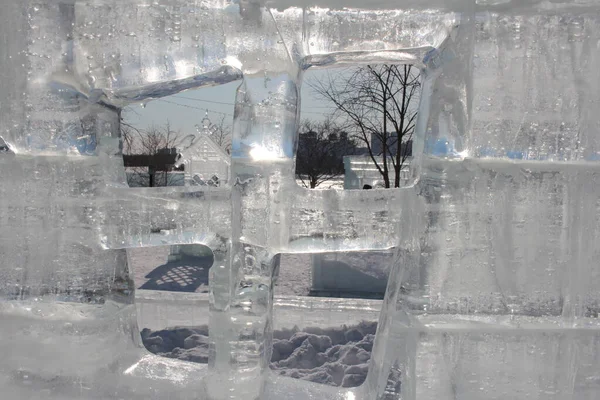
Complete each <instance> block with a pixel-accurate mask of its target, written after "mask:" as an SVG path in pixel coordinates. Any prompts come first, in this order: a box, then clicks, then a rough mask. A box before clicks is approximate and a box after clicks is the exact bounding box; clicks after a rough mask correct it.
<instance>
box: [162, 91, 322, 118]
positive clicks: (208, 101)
mask: <svg viewBox="0 0 600 400" xmlns="http://www.w3.org/2000/svg"><path fill="white" fill-rule="evenodd" d="M174 98H177V99H182V100H190V101H199V102H202V103H209V104H210V103H212V104H221V105H226V106H235V104H234V103H226V102H222V101H212V100H204V99H194V98H192V97H183V96H174ZM158 100H159V101H165V102H167V103H171V104H175V105H179V106H182V107H188V108H194V109H197V110H204V109H203V108H198V107H193V106H189V105H185V104H179V103H175V102H172V101H168V100H164V99H158ZM303 108H304V107H303ZM306 108H311V107H310V106H307V107H306ZM312 108H320V109H329V110H333V109H334V108H333V107H319V106H313V107H312ZM208 111H212V112H216V113H220V112H219V111H213V110H208ZM220 114H224V115H230V116H232V114H228V113H223V112H221V113H220ZM302 114H315V115H325V116H327V115H328V114H327V113H323V112H317V111H302Z"/></svg>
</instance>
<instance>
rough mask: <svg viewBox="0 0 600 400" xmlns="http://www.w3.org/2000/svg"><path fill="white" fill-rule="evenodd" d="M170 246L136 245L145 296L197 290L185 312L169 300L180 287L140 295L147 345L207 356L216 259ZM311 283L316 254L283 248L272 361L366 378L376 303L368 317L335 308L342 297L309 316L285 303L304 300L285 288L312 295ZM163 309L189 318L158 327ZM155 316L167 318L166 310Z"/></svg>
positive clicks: (322, 378)
mask: <svg viewBox="0 0 600 400" xmlns="http://www.w3.org/2000/svg"><path fill="white" fill-rule="evenodd" d="M168 254H169V247H168V246H164V247H151V248H142V249H133V250H129V261H130V265H131V270H132V272H133V277H134V281H135V284H136V288H138V293H139V294H140V296H141V297H142V298H143V297H144V294H143V293H144V292H145V290H148V289H150V290H161V291H165V290H166V291H170V292H190V293H189V295H186V296H189V299H190V300H189V301H190V306H189V307H188V308H187V309H186V308H185V307H184V308H183V309H180V310H178V314H182V315H178V316H175V315H171V313H170V311H165V310H166V308H164V307H165V304H166V303H169V302H171V303H174V304H175V303H176V301H173V298H174V296H175V297H177V298H180V297H179V296H181V295H177V296H176V295H175V294H173V295H169V294H168V293H166V292H150V291H148V292H147V293H151V294H150V295H149V296H145V297H146V299H142V298H141V299H140V301H138V303H140V304H138V309H139V310H141V314H143V316H142V317H141V320H140V329H142V332H141V334H142V340H143V342H144V345H145V346H146V348H147V349H148V350H150V351H151V352H153V353H155V354H159V355H162V356H165V357H169V358H177V359H181V360H187V361H193V362H199V363H206V362H207V361H208V326H207V325H206V323H207V319H205V317H206V316H205V315H203V314H206V313H207V312H208V307H207V302H206V299H204V297H205V296H206V295H205V293H207V291H208V268H209V266H210V260H209V259H206V260H205V259H198V258H183V259H182V260H181V261H177V262H168V260H167V257H168ZM310 287H311V260H310V255H305V254H293V255H289V254H286V255H283V256H282V259H281V265H280V273H279V279H278V281H277V285H276V289H275V296H276V298H279V299H280V301H279V303H277V302H276V303H277V304H276V310H275V313H276V319H277V320H278V323H276V325H275V332H274V342H273V356H272V359H271V369H272V370H274V371H276V373H278V374H280V375H284V376H289V377H294V378H299V379H304V380H309V381H313V382H319V383H323V384H328V385H333V386H344V387H355V386H359V385H360V384H362V382H363V381H364V380H365V378H366V374H367V369H368V362H369V359H370V357H371V349H372V346H373V339H374V334H375V330H376V327H377V323H376V320H377V313H378V310H377V305H374V306H372V307H371V306H370V303H368V302H369V301H366V302H367V303H365V304H368V305H369V308H368V309H366V310H365V312H364V313H362V315H361V318H364V320H358V319H357V318H356V316H353V317H351V318H350V317H348V316H347V315H345V313H339V312H338V313H332V312H331V310H332V309H335V308H336V307H338V306H339V304H340V303H339V302H340V300H335V299H331V305H330V306H329V307H330V309H326V310H314V309H313V308H312V307H313V306H309V307H308V308H309V309H310V310H311V311H310V312H306V313H304V314H303V315H302V316H301V315H298V314H295V315H290V313H288V312H286V306H289V307H292V308H293V307H294V304H292V303H293V302H294V301H297V300H294V298H293V297H289V298H288V297H286V296H306V295H308V293H309V291H310ZM191 292H194V293H193V294H192V293H191ZM161 293H164V294H161ZM148 298H151V300H148ZM296 299H297V298H296ZM350 301H351V300H350ZM334 302H337V303H336V304H334ZM342 302H344V300H342ZM371 302H372V301H371ZM140 307H142V308H140ZM203 307H205V308H203ZM289 307H288V308H289ZM198 308H200V310H198ZM159 309H160V310H162V313H163V314H169V316H168V318H167V320H168V321H169V322H165V323H173V322H176V323H177V324H178V325H182V323H183V326H180V327H175V326H172V325H171V326H164V327H162V328H163V329H161V328H159V327H158V326H157V325H160V324H161V322H156V321H150V319H154V318H152V316H153V315H155V314H156V313H161V311H158V310H159ZM171 309H172V308H171ZM202 309H204V310H205V311H201V310H202ZM188 310H189V311H188ZM187 314H189V315H187ZM192 314H193V315H192ZM149 315H150V317H148V316H149ZM156 319H157V320H160V316H157V318H156ZM184 320H187V321H192V322H194V323H193V324H190V325H193V326H189V325H188V326H185V323H184ZM323 321H327V323H324V322H323ZM198 323H200V324H198ZM144 325H147V326H144Z"/></svg>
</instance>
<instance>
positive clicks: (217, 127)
mask: <svg viewBox="0 0 600 400" xmlns="http://www.w3.org/2000/svg"><path fill="white" fill-rule="evenodd" d="M206 114H207V116H206V117H204V119H203V120H202V126H198V125H196V129H197V130H198V131H199V132H202V131H204V132H205V133H206V134H207V135H208V137H210V139H211V140H212V141H213V142H215V143H216V144H217V145H218V146H219V147H220V148H222V149H223V150H224V151H225V152H226V153H227V154H230V153H231V127H230V126H229V125H227V124H226V123H225V120H226V116H225V115H223V116H222V117H221V119H220V120H219V121H218V122H217V123H214V122H212V121H211V120H210V119H209V118H208V111H207V113H206Z"/></svg>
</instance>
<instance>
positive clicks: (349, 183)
mask: <svg viewBox="0 0 600 400" xmlns="http://www.w3.org/2000/svg"><path fill="white" fill-rule="evenodd" d="M396 146H397V144H393V145H392V146H390V147H391V148H390V152H392V154H394V153H395V151H396V148H397V147H396ZM371 149H372V150H373V154H381V153H382V152H383V146H382V144H381V141H380V140H377V139H375V138H374V137H372V138H371ZM364 150H365V151H362V152H361V153H362V154H360V155H351V156H345V157H344V189H362V188H364V187H365V185H368V186H370V187H372V188H378V187H384V181H383V176H382V175H381V173H380V172H379V170H378V169H377V166H376V165H375V163H374V162H373V160H372V158H371V156H370V155H369V152H368V151H367V150H366V149H364ZM402 151H403V152H405V153H404V154H405V155H406V160H405V161H404V163H403V165H402V169H401V171H400V186H401V187H402V186H405V185H407V184H408V183H409V182H410V181H411V179H412V173H411V169H410V163H411V161H412V140H408V141H406V142H405V144H404V149H403V150H402ZM375 159H376V160H377V164H379V165H383V157H381V155H378V156H375ZM387 164H388V170H389V171H390V173H389V177H390V180H391V183H392V184H393V182H394V178H395V172H394V167H393V164H392V160H391V159H390V158H389V157H388V158H387Z"/></svg>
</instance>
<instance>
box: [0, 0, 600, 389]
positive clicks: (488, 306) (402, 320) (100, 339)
mask: <svg viewBox="0 0 600 400" xmlns="http://www.w3.org/2000/svg"><path fill="white" fill-rule="evenodd" d="M365 6H366V7H369V8H371V9H370V10H365V9H364V8H365ZM0 20H1V24H0V30H1V35H0V37H2V47H1V50H0V71H1V72H0V73H1V74H2V79H1V80H0V93H1V96H0V136H1V138H0V171H1V172H0V176H1V181H0V182H1V183H0V221H1V224H0V226H1V229H0V239H1V240H0V254H1V255H2V264H1V265H2V267H1V268H0V277H1V280H0V299H1V301H2V302H1V303H0V319H1V322H0V333H1V334H0V337H1V342H0V353H1V354H2V357H1V359H0V385H1V387H2V393H3V396H4V398H7V399H19V400H20V399H34V398H44V399H138V398H139V399H165V398H178V399H198V398H207V399H225V398H228V399H257V398H272V399H286V398H289V399H298V398H319V399H328V398H329V399H384V398H385V399H388V398H390V399H391V398H402V399H417V398H418V399H419V400H422V399H450V398H460V399H495V398H502V399H505V398H509V399H525V398H528V399H529V398H544V399H577V400H580V399H596V398H598V396H599V395H600V381H599V378H598V375H599V373H600V357H598V356H597V354H598V350H600V349H599V346H600V330H599V329H598V320H597V316H598V308H599V307H600V306H599V300H600V293H599V291H598V289H597V288H598V283H599V280H600V270H599V269H598V267H597V264H595V260H596V259H597V258H598V255H599V254H598V251H599V250H598V249H599V248H600V246H599V244H600V243H599V236H600V228H599V227H600V223H599V222H600V218H599V216H600V213H599V209H598V208H599V206H600V205H599V201H598V198H599V196H598V195H599V192H600V185H599V183H600V182H599V180H600V179H599V176H600V175H599V174H598V164H597V162H596V161H594V160H598V154H599V153H598V152H599V151H600V148H599V147H598V146H599V140H598V139H599V137H600V135H599V134H598V127H599V125H600V123H599V122H600V119H599V118H600V114H599V113H598V112H597V105H598V104H600V98H599V97H600V90H599V89H600V79H599V76H598V70H599V67H600V60H599V58H600V52H598V49H597V43H598V40H599V39H600V29H598V28H599V25H600V4H599V3H598V2H597V1H594V0H590V1H568V0H564V1H561V0H556V1H536V0H531V1H523V2H517V1H510V0H508V1H486V0H481V1H475V0H470V1H469V0H448V1H440V0H429V1H412V0H406V1H402V2H391V1H377V2H373V3H372V4H364V2H357V1H354V0H351V1H347V2H337V1H336V0H322V1H320V2H319V7H312V4H308V3H307V2H303V1H298V2H295V3H293V2H287V1H286V0H275V1H273V2H270V3H268V4H266V5H265V4H263V2H261V1H260V0H237V1H235V0H234V1H226V0H202V1H201V0H196V1H187V2H183V1H178V0H171V1H167V0H165V1H162V0H161V1H152V2H150V1H146V0H119V1H113V0H98V1H96V0H87V1H78V0H76V1H61V0H51V1H46V2H34V1H16V0H15V1H9V2H5V4H3V7H2V11H1V12H0ZM382 62H388V63H389V62H398V63H412V64H414V65H416V66H418V67H419V68H420V69H421V71H422V76H423V86H422V88H423V93H422V95H421V103H420V106H419V119H418V124H417V132H416V134H415V139H414V145H413V154H414V155H415V160H414V165H416V166H417V168H414V169H413V171H414V177H413V178H414V184H411V185H409V186H408V187H406V188H403V189H393V190H372V191H340V192H336V191H307V190H303V189H301V188H299V187H297V186H296V185H295V183H294V180H293V168H294V151H295V147H296V122H297V115H298V105H299V100H300V99H299V95H298V93H299V90H298V88H299V85H300V83H301V81H302V72H303V71H304V70H306V69H307V68H309V67H322V68H324V67H327V66H332V65H340V64H358V63H382ZM235 80H241V84H240V86H239V89H238V92H237V97H236V100H235V101H236V108H235V120H234V138H233V154H232V164H231V179H230V180H229V182H230V186H227V187H221V188H215V189H206V188H201V189H200V188H192V189H190V188H162V189H154V191H152V192H150V191H148V189H125V184H124V170H123V164H122V159H121V158H120V145H119V122H120V109H121V108H122V107H123V106H124V105H126V104H130V103H131V102H141V101H147V100H149V99H152V98H157V97H161V96H166V95H168V94H172V93H176V92H180V91H182V90H186V89H190V88H198V87H202V86H206V85H219V84H223V83H227V82H231V81H235ZM436 143H437V144H439V143H441V144H442V145H443V146H442V147H443V148H451V149H452V151H451V152H443V151H442V152H440V151H439V149H440V148H441V147H440V146H437V145H436ZM157 229H158V230H159V231H160V232H161V233H160V234H156V233H154V232H156V231H157ZM184 243H203V244H206V245H208V246H209V247H211V248H212V249H213V252H214V254H215V265H214V266H213V268H212V269H211V273H212V276H211V310H210V337H211V341H212V344H211V358H210V362H209V365H208V367H207V368H205V367H202V366H197V365H191V364H187V363H183V362H175V361H169V360H164V359H159V358H156V357H154V356H150V355H147V354H146V353H144V352H143V351H142V350H141V348H140V345H139V338H138V336H139V335H138V332H137V328H136V323H135V318H134V316H135V308H134V307H133V286H132V281H131V279H130V278H129V274H128V269H127V262H126V256H125V249H126V248H132V247H141V246H152V245H167V244H174V245H177V244H184ZM391 248H393V249H396V250H395V252H396V255H395V258H394V262H393V265H392V268H391V273H390V279H389V284H388V288H387V292H386V299H385V301H384V303H383V307H382V311H381V317H380V321H379V329H378V332H377V338H376V342H375V347H374V349H373V354H372V358H371V368H370V370H369V375H368V378H367V381H366V382H365V384H364V385H363V386H361V387H360V388H357V389H352V390H348V389H337V388H329V387H325V386H319V385H314V384H310V383H308V382H297V381H291V380H288V379H285V378H276V377H274V376H272V375H270V374H269V371H268V360H269V356H270V351H271V350H270V347H271V346H270V344H271V327H272V321H271V316H272V306H273V296H272V280H273V271H274V268H273V266H274V263H275V256H276V255H277V254H278V253H281V252H325V251H343V250H381V249H391ZM348 312H351V311H348ZM398 382H399V384H398Z"/></svg>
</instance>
